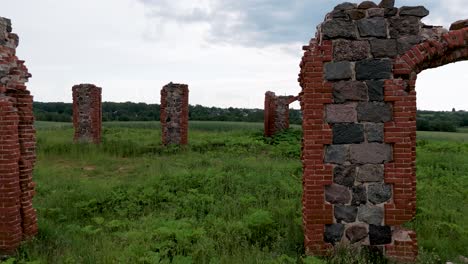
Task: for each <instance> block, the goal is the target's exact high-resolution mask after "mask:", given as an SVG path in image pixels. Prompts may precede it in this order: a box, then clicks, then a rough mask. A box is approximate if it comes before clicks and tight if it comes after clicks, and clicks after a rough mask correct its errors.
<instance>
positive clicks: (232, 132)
mask: <svg viewBox="0 0 468 264" xmlns="http://www.w3.org/2000/svg"><path fill="white" fill-rule="evenodd" d="M36 127H37V129H38V131H37V138H38V151H37V154H38V160H37V165H36V168H35V174H34V177H35V181H36V183H37V195H36V197H35V200H34V205H35V207H36V208H37V211H38V219H39V235H38V236H37V237H36V238H35V239H34V240H32V241H31V242H28V243H26V244H24V245H23V246H22V247H21V249H20V250H19V251H18V254H17V255H16V256H15V257H14V258H12V259H10V260H8V261H9V262H11V263H326V262H327V260H323V261H321V260H318V259H315V258H306V257H305V256H304V248H303V231H302V219H301V177H302V170H301V163H300V158H299V157H300V142H301V132H300V130H299V129H298V128H297V127H296V128H294V129H291V130H290V131H288V132H287V133H283V134H281V135H279V136H278V137H276V138H274V139H270V140H265V139H263V137H262V127H263V124H256V123H232V122H191V124H190V133H189V142H190V144H189V145H188V146H187V147H181V148H178V147H168V148H166V147H163V146H161V144H160V142H161V132H160V128H159V124H158V123H156V122H122V123H119V122H111V123H105V124H104V129H103V143H102V144H101V145H100V146H93V145H76V144H72V135H73V129H72V127H71V125H70V124H67V123H45V122H38V123H37V124H36ZM418 136H419V137H420V138H421V140H420V141H419V142H418V212H417V217H416V219H415V220H414V221H413V222H412V223H409V225H410V226H412V227H414V228H415V229H416V230H417V232H418V235H419V237H418V238H419V245H420V247H421V251H422V254H421V257H420V262H421V263H439V262H442V261H444V260H455V261H456V260H457V258H458V256H460V255H464V256H467V255H468V143H467V140H468V134H463V133H460V134H459V135H457V136H456V137H453V136H452V135H451V134H444V136H440V137H439V138H437V139H434V137H437V134H436V133H435V132H433V133H424V134H422V135H418ZM340 261H342V262H340ZM328 262H330V263H351V262H349V261H348V262H343V260H336V259H335V260H331V259H329V260H328ZM354 263H358V262H354ZM359 263H364V262H359Z"/></svg>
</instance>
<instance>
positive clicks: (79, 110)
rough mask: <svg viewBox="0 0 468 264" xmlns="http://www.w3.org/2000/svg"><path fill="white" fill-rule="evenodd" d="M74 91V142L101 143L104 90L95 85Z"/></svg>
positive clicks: (81, 85)
mask: <svg viewBox="0 0 468 264" xmlns="http://www.w3.org/2000/svg"><path fill="white" fill-rule="evenodd" d="M72 90H73V126H74V127H75V136H74V141H75V142H88V143H95V144H99V143H101V127H102V106H101V91H102V89H101V88H99V87H97V86H95V85H93V84H80V85H75V86H73V88H72Z"/></svg>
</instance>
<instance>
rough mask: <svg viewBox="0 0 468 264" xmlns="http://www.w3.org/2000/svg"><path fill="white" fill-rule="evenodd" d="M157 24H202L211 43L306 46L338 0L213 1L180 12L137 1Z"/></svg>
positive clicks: (165, 1) (164, 2)
mask: <svg viewBox="0 0 468 264" xmlns="http://www.w3.org/2000/svg"><path fill="white" fill-rule="evenodd" d="M139 1H140V2H142V3H143V4H145V6H146V7H147V8H148V12H147V15H148V16H149V17H152V18H158V21H159V23H164V22H167V21H171V22H176V23H183V24H184V23H204V24H207V25H209V32H208V34H209V35H208V38H209V40H210V41H214V42H225V43H230V42H235V43H237V44H242V45H253V46H265V45H270V44H288V43H295V42H301V43H307V42H308V40H309V39H310V38H311V37H312V36H313V35H314V34H315V27H316V25H317V24H318V23H320V21H322V20H323V17H324V16H325V14H326V12H327V11H329V10H326V9H332V8H333V6H334V5H336V4H337V3H339V2H341V1H342V0H331V1H330V0H314V1H311V0H292V1H284V0H256V1H252V0H215V1H212V2H211V5H210V8H209V10H207V9H203V8H197V7H195V8H192V9H188V10H180V9H178V8H176V6H175V5H174V4H173V2H174V1H172V0H139Z"/></svg>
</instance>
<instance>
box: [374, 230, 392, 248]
mask: <svg viewBox="0 0 468 264" xmlns="http://www.w3.org/2000/svg"><path fill="white" fill-rule="evenodd" d="M369 241H370V244H371V245H372V246H374V245H385V244H390V243H392V229H391V228H390V227H389V226H380V225H369Z"/></svg>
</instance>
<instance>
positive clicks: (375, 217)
mask: <svg viewBox="0 0 468 264" xmlns="http://www.w3.org/2000/svg"><path fill="white" fill-rule="evenodd" d="M383 217H384V209H383V208H382V207H378V206H372V205H361V206H359V208H358V219H359V221H362V222H364V223H368V224H371V225H381V224H382V221H383Z"/></svg>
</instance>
